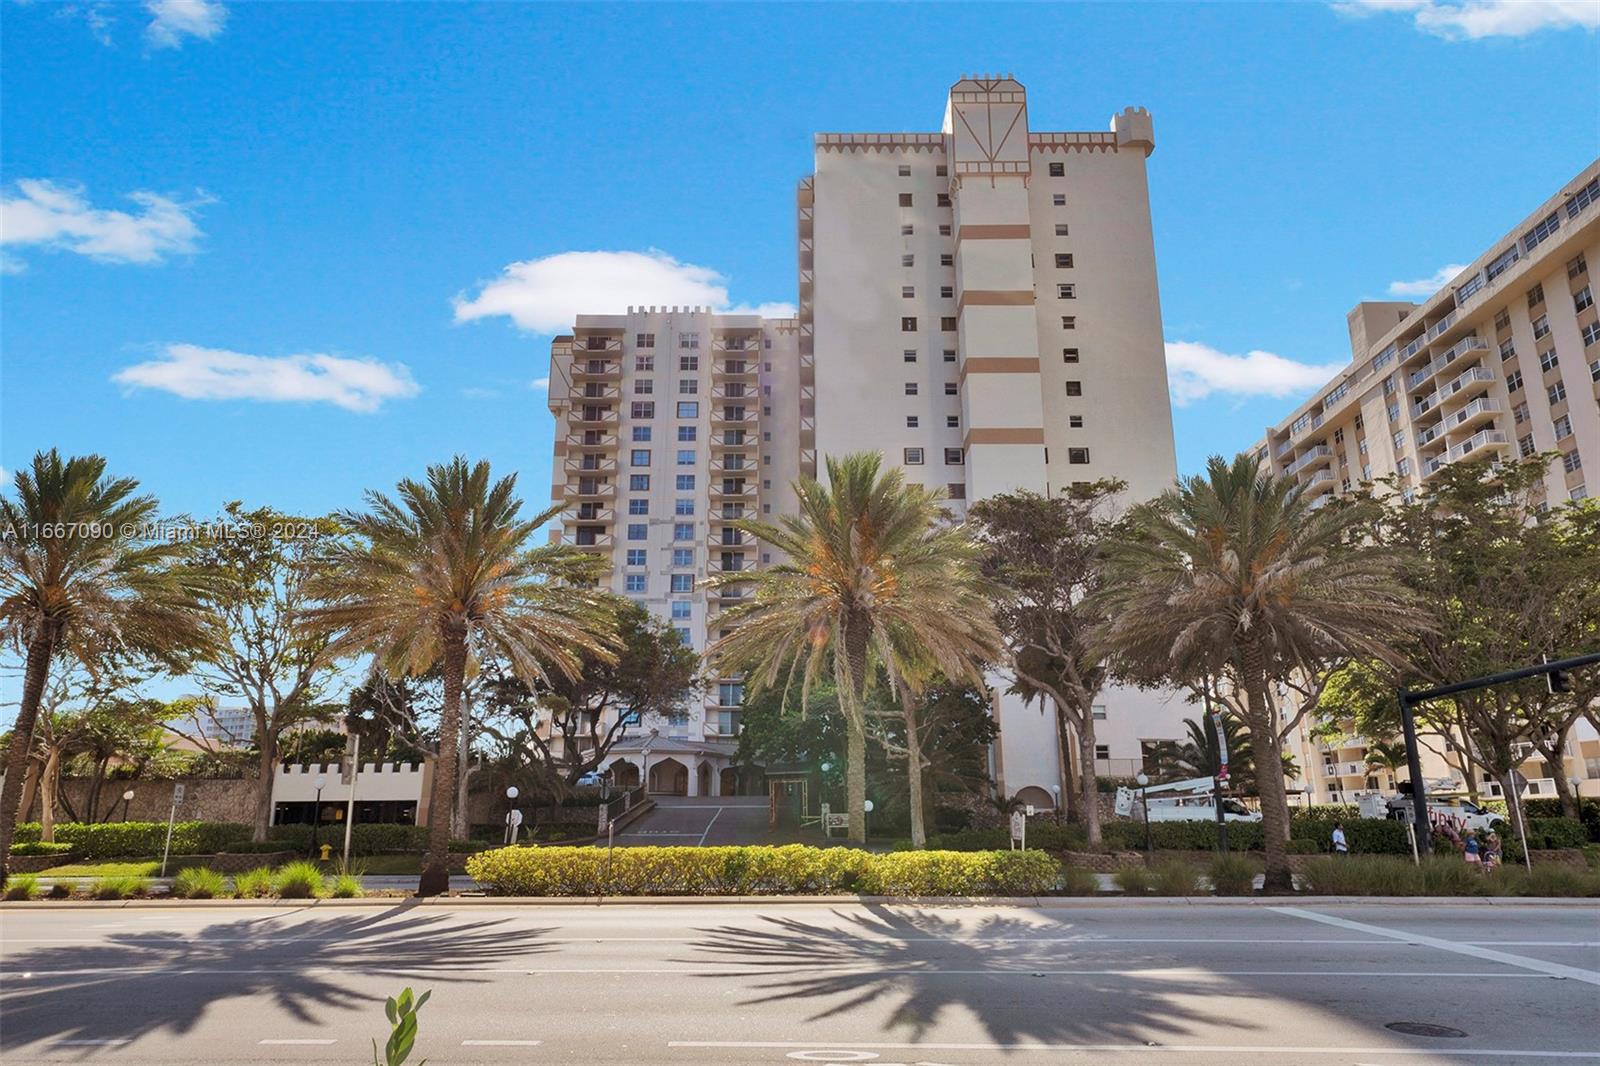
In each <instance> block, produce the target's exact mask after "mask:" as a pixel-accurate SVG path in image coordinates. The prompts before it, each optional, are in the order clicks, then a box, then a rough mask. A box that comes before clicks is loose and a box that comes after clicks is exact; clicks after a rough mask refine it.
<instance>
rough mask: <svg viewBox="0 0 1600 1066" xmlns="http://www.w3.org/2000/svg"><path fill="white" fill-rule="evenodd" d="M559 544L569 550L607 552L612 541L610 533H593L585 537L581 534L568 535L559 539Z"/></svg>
mask: <svg viewBox="0 0 1600 1066" xmlns="http://www.w3.org/2000/svg"><path fill="white" fill-rule="evenodd" d="M561 543H562V544H565V545H566V546H567V547H569V548H578V549H580V550H582V551H593V552H609V551H610V550H611V546H612V544H613V543H614V540H613V538H612V536H611V534H610V533H594V534H591V535H588V536H585V535H584V534H583V533H581V532H580V533H569V534H567V535H566V536H564V537H562V538H561Z"/></svg>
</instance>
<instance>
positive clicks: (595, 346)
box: [583, 337, 606, 352]
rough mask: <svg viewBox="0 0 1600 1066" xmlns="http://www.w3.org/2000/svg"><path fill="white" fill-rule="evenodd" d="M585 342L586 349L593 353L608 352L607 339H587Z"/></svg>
mask: <svg viewBox="0 0 1600 1066" xmlns="http://www.w3.org/2000/svg"><path fill="white" fill-rule="evenodd" d="M583 340H584V347H586V348H587V349H588V350H589V351H591V352H603V351H605V350H606V338H604V337H585V338H584V339H583Z"/></svg>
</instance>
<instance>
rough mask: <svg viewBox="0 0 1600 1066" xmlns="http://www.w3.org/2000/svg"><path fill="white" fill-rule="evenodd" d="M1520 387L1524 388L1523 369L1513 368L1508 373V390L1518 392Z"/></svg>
mask: <svg viewBox="0 0 1600 1066" xmlns="http://www.w3.org/2000/svg"><path fill="white" fill-rule="evenodd" d="M1520 388H1522V371H1520V370H1513V371H1512V372H1511V373H1509V374H1507V375H1506V391H1507V392H1516V391H1517V390H1518V389H1520Z"/></svg>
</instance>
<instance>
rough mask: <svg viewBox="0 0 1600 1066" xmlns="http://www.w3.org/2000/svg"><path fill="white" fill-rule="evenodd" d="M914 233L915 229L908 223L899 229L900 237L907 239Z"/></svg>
mask: <svg viewBox="0 0 1600 1066" xmlns="http://www.w3.org/2000/svg"><path fill="white" fill-rule="evenodd" d="M915 232H916V230H915V228H914V227H913V226H912V225H911V223H909V222H907V223H906V224H905V225H904V226H901V227H900V236H902V237H909V236H911V235H912V234H913V233H915Z"/></svg>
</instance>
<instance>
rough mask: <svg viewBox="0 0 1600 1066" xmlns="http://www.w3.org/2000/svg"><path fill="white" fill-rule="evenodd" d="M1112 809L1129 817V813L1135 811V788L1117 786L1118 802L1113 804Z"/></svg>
mask: <svg viewBox="0 0 1600 1066" xmlns="http://www.w3.org/2000/svg"><path fill="white" fill-rule="evenodd" d="M1111 809H1112V810H1114V811H1116V812H1117V814H1119V815H1121V816H1122V817H1124V818H1126V817H1128V815H1130V814H1132V813H1133V789H1131V788H1128V787H1126V786H1118V787H1117V798H1116V802H1115V803H1113V804H1112V806H1111Z"/></svg>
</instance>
